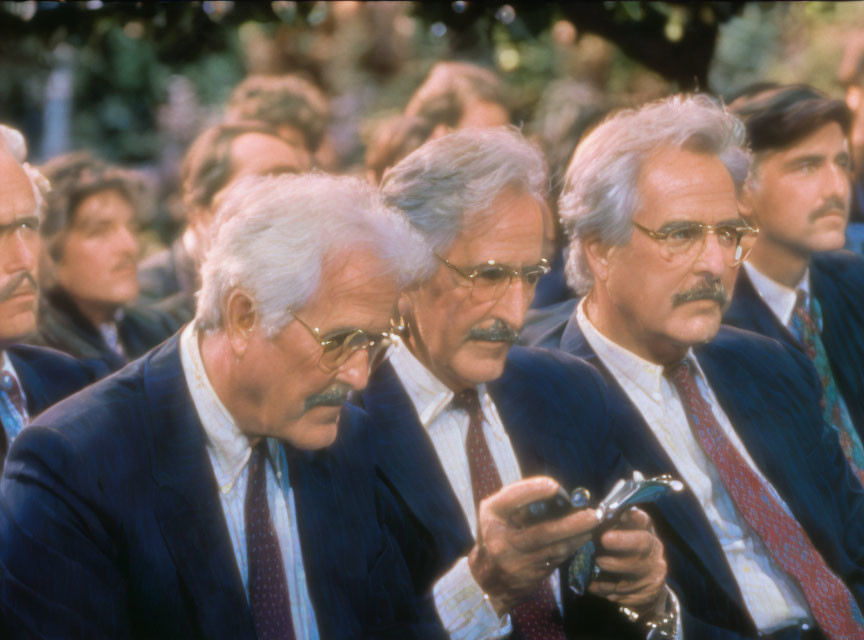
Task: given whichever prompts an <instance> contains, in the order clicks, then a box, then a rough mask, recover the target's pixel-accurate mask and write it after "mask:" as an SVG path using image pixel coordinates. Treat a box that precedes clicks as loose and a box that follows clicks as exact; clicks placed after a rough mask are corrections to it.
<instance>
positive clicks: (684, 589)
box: [559, 96, 864, 640]
mask: <svg viewBox="0 0 864 640" xmlns="http://www.w3.org/2000/svg"><path fill="white" fill-rule="evenodd" d="M749 160H750V156H749V153H748V151H747V148H746V142H745V130H744V126H743V124H742V123H741V122H740V121H739V120H738V119H737V118H735V117H734V116H732V115H730V114H729V113H728V112H726V111H725V110H724V109H723V108H722V107H720V106H718V105H717V104H716V103H714V102H713V101H712V100H711V99H710V98H708V97H706V96H696V97H686V96H675V97H672V98H669V99H666V100H663V101H659V102H655V103H650V104H647V105H645V106H643V107H642V108H640V109H638V110H628V111H622V112H618V113H617V114H615V115H614V116H612V117H611V118H609V119H608V120H606V121H605V122H604V123H603V124H602V125H600V126H599V127H598V128H596V129H595V130H594V131H593V132H592V133H591V134H589V135H588V136H587V137H586V138H585V139H584V140H583V141H582V142H581V144H580V145H579V146H578V147H577V150H576V153H575V154H574V156H573V159H572V161H571V163H570V167H569V169H568V172H567V180H566V184H565V186H564V190H563V192H562V195H561V199H560V202H559V210H560V212H561V217H562V222H563V224H564V227H565V230H566V231H567V233H568V234H569V236H570V238H571V244H570V253H569V258H568V264H567V271H568V278H569V283H570V284H571V286H573V287H574V288H576V289H577V290H578V291H580V292H581V293H583V294H585V297H584V298H583V299H582V300H581V301H580V303H579V305H578V306H577V307H576V309H575V311H574V313H573V315H572V316H571V317H570V319H569V321H568V323H567V326H566V329H565V331H564V334H563V338H562V341H561V348H562V349H563V350H565V351H567V352H569V353H571V354H575V355H578V356H580V357H582V358H584V359H585V360H587V361H588V362H590V363H592V364H594V365H596V366H597V367H598V368H599V369H600V370H601V372H602V373H603V374H604V375H605V377H606V379H607V381H608V382H609V384H610V387H611V388H612V392H613V394H614V396H615V400H614V401H613V406H614V407H615V409H616V410H617V412H618V414H619V416H618V422H619V423H620V424H621V425H623V427H624V428H622V429H621V431H620V432H619V433H620V434H623V437H621V438H619V444H620V445H621V448H622V449H623V451H624V455H625V456H626V458H627V459H628V461H629V462H630V463H631V464H632V465H633V466H634V467H636V468H638V469H640V470H641V471H642V472H643V473H645V474H651V475H655V474H658V473H672V474H675V475H676V476H678V477H680V478H681V479H682V480H684V481H685V483H686V485H687V487H688V490H687V492H686V493H685V494H684V495H683V496H676V497H675V500H664V501H661V502H659V503H658V505H657V506H658V509H659V510H660V512H661V513H662V516H663V517H662V518H657V519H656V520H655V521H656V523H657V528H658V534H659V536H660V538H661V539H662V540H663V542H664V545H665V547H666V551H667V557H668V560H669V578H670V582H671V583H672V584H673V586H674V587H675V588H676V593H677V594H678V595H679V596H680V598H681V606H682V608H683V609H686V610H689V611H690V612H692V613H694V614H695V615H696V616H697V617H698V618H699V619H700V620H701V621H703V622H704V626H703V627H701V628H697V632H696V633H695V634H694V635H691V636H690V637H697V638H700V640H701V639H702V638H741V637H742V636H743V637H749V638H754V637H757V636H758V637H771V638H807V639H809V638H831V639H833V640H837V639H839V638H864V618H862V615H861V606H862V604H864V517H862V514H864V492H862V490H861V487H860V485H859V484H858V483H857V481H856V480H855V479H854V477H853V475H852V472H851V470H850V469H849V466H848V465H847V464H846V461H845V458H844V456H843V452H842V450H841V448H840V445H839V443H838V442H837V436H836V434H835V433H834V431H833V430H831V429H830V428H829V427H828V426H827V425H825V423H824V421H823V418H822V409H821V407H820V398H821V396H822V386H821V384H820V383H819V380H818V378H817V376H816V372H815V371H814V369H813V366H812V365H811V363H810V361H809V360H808V359H807V357H806V356H805V355H804V354H803V353H801V352H800V351H799V350H798V349H797V348H794V347H791V346H788V345H783V344H781V343H778V342H776V341H774V340H769V339H767V338H764V337H762V336H758V335H756V334H752V333H749V332H745V331H740V330H738V329H733V328H729V327H721V325H720V320H721V314H722V312H723V309H724V306H725V304H726V302H727V296H728V293H729V292H731V290H732V287H733V285H734V282H735V276H736V275H737V272H738V266H739V265H740V264H741V262H742V261H743V260H744V259H745V258H746V257H747V253H748V251H749V250H750V249H751V248H752V246H753V244H754V242H755V234H754V233H753V230H752V229H751V228H750V227H749V226H748V224H747V222H745V219H744V218H742V216H741V214H740V212H739V209H738V201H737V199H738V196H739V195H740V190H741V188H742V187H743V185H744V182H745V180H746V178H747V175H748V167H749ZM760 242H761V240H760Z"/></svg>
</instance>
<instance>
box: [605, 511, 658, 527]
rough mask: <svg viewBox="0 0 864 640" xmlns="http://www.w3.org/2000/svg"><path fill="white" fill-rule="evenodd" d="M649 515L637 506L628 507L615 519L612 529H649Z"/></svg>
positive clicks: (650, 525)
mask: <svg viewBox="0 0 864 640" xmlns="http://www.w3.org/2000/svg"><path fill="white" fill-rule="evenodd" d="M651 527H652V523H651V516H649V515H648V514H647V513H645V512H644V511H642V509H640V508H638V507H630V508H629V509H627V511H625V512H624V513H622V514H621V515H620V516H619V517H618V519H617V520H616V521H615V526H614V527H612V528H613V529H646V530H647V529H651Z"/></svg>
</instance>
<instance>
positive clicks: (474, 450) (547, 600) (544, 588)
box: [453, 389, 565, 640]
mask: <svg viewBox="0 0 864 640" xmlns="http://www.w3.org/2000/svg"><path fill="white" fill-rule="evenodd" d="M453 406H454V407H455V408H457V409H461V410H463V411H465V412H467V413H468V435H467V437H466V438H465V448H466V450H467V453H468V467H469V470H470V472H471V487H472V489H473V491H474V506H475V508H479V506H480V501H481V500H482V499H483V498H485V497H486V496H488V495H491V494H493V493H495V492H496V491H498V490H499V489H500V488H501V484H502V483H501V475H500V474H499V473H498V467H497V466H495V460H494V458H492V453H491V452H490V451H489V444H488V443H487V442H486V437H485V436H484V435H483V412H482V410H481V408H480V399H479V397H478V395H477V390H476V389H465V390H464V391H461V392H460V393H458V394H457V395H456V397H455V398H454V399H453ZM510 619H511V620H512V622H513V627H514V629H515V631H516V632H517V633H518V636H517V637H521V638H524V639H525V640H564V638H565V636H564V625H563V621H562V620H561V614H560V612H559V611H558V606H557V605H556V603H555V597H554V595H553V594H552V587H550V586H549V581H548V580H544V581H543V583H542V584H541V585H540V588H539V589H537V591H535V592H534V593H533V594H532V595H531V597H530V598H529V599H528V600H526V601H525V602H522V603H520V604H518V605H516V606H515V607H513V609H511V611H510Z"/></svg>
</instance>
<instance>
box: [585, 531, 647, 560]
mask: <svg viewBox="0 0 864 640" xmlns="http://www.w3.org/2000/svg"><path fill="white" fill-rule="evenodd" d="M659 542H660V541H659V540H658V539H657V538H656V536H654V535H653V534H651V533H650V532H648V531H645V530H643V529H610V530H609V531H606V532H604V533H603V535H602V536H600V546H601V547H602V549H603V551H605V552H608V553H614V554H616V555H629V556H642V557H645V556H647V555H649V554H650V553H651V552H652V551H654V550H655V548H656V544H659Z"/></svg>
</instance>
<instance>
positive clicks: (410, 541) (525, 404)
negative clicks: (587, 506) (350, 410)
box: [361, 347, 644, 638]
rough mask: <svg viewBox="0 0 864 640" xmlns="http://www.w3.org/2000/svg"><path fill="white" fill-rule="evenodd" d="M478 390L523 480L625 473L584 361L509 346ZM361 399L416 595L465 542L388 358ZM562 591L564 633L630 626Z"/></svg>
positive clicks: (596, 485)
mask: <svg viewBox="0 0 864 640" xmlns="http://www.w3.org/2000/svg"><path fill="white" fill-rule="evenodd" d="M488 388H489V393H490V394H491V396H492V399H493V400H494V402H495V405H496V407H497V409H498V413H499V415H500V416H501V421H502V423H503V425H504V428H505V429H506V431H507V434H508V436H509V437H510V441H511V443H512V445H513V449H514V451H515V453H516V457H517V459H518V461H519V465H520V467H521V470H522V474H523V477H526V478H527V477H530V476H535V475H548V476H551V477H553V478H555V479H556V480H557V481H558V482H559V483H561V485H562V486H563V487H564V488H565V489H567V490H571V489H573V488H575V487H577V486H583V487H587V488H588V489H589V490H590V491H591V494H592V495H593V496H595V497H598V496H602V495H604V494H605V492H606V491H607V490H608V489H609V488H610V487H611V485H612V484H613V483H614V482H615V481H616V480H617V479H618V478H620V477H622V476H628V475H629V474H630V468H629V467H628V466H627V465H626V463H624V461H623V460H622V458H621V454H620V452H619V451H618V449H617V448H616V447H615V446H613V444H612V434H611V428H610V408H609V406H608V402H607V397H608V394H607V391H606V384H605V383H604V382H603V380H602V378H601V377H600V375H599V374H598V373H597V372H596V371H595V370H594V369H593V368H591V367H589V366H587V365H586V364H585V363H583V362H580V361H579V360H578V359H575V358H572V357H570V356H568V355H566V354H563V353H555V352H550V351H543V350H538V349H525V348H522V347H514V348H513V349H511V351H510V354H509V355H508V358H507V364H506V367H505V369H504V374H503V375H502V376H501V377H500V378H499V379H498V380H496V381H494V382H492V383H490V384H489V385H488ZM361 402H362V404H363V406H364V407H365V408H366V411H367V413H368V414H369V422H370V424H371V425H373V426H374V428H375V429H376V430H378V432H379V434H380V435H379V436H378V440H379V445H380V452H379V462H378V464H379V466H380V468H381V469H380V470H381V474H382V475H383V477H384V478H385V479H386V481H387V482H388V484H389V485H390V486H391V488H392V491H393V492H394V493H395V494H396V495H397V496H398V497H399V500H400V503H401V508H402V510H403V512H404V521H405V530H404V531H403V532H402V534H401V535H400V536H399V542H400V546H401V547H402V549H403V552H404V553H405V556H406V559H407V560H408V563H409V566H410V567H411V570H412V574H413V577H414V586H415V589H416V591H417V594H418V597H419V598H423V597H426V596H428V595H429V592H430V590H431V588H432V586H433V585H434V583H435V582H436V580H437V579H438V578H440V577H441V576H442V575H443V574H444V573H446V572H447V571H448V570H449V569H450V568H451V567H452V566H453V564H454V563H455V562H456V561H457V560H458V559H459V558H460V557H462V556H464V555H465V554H467V552H468V551H469V550H470V549H471V547H472V546H473V544H474V539H473V537H472V535H471V530H470V527H469V525H468V522H467V520H466V519H465V516H464V514H463V512H462V509H461V507H460V505H459V501H458V499H457V498H456V495H455V493H454V492H453V489H452V487H451V485H450V482H449V480H448V479H447V475H446V473H445V471H444V469H443V467H442V465H441V463H440V461H439V458H438V455H437V453H436V451H435V447H434V445H433V443H432V441H431V439H430V438H429V436H428V434H427V433H426V430H425V429H424V428H423V426H422V425H421V423H420V419H419V417H418V415H417V412H416V411H415V409H414V405H413V404H412V402H411V399H410V397H409V396H408V394H407V392H406V391H405V388H404V387H403V386H402V383H401V381H400V380H399V377H398V376H397V374H396V371H395V370H394V368H393V367H392V365H390V363H387V362H385V363H384V364H382V365H381V366H380V367H379V368H378V369H377V370H376V371H375V373H374V374H373V375H372V378H371V379H370V381H369V384H368V386H367V387H366V390H365V391H364V392H363V394H362V398H361ZM562 586H566V579H565V580H562ZM564 596H565V599H564V602H565V609H564V611H565V625H566V627H567V628H568V630H570V631H571V633H572V634H573V635H576V634H579V633H581V632H583V631H585V630H589V629H590V630H591V631H592V632H597V633H598V635H597V636H592V637H610V638H625V637H628V636H629V634H633V633H636V632H635V630H634V629H633V628H632V627H631V626H630V625H629V624H624V623H623V619H622V617H621V616H620V615H619V614H618V613H617V611H616V610H615V608H614V607H611V606H610V605H609V603H607V602H606V601H604V600H601V599H599V598H595V597H593V596H586V597H584V598H575V597H573V596H571V594H570V592H569V591H568V590H566V589H565V593H564ZM643 635H644V634H643ZM635 637H639V636H638V635H636V636H635Z"/></svg>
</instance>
